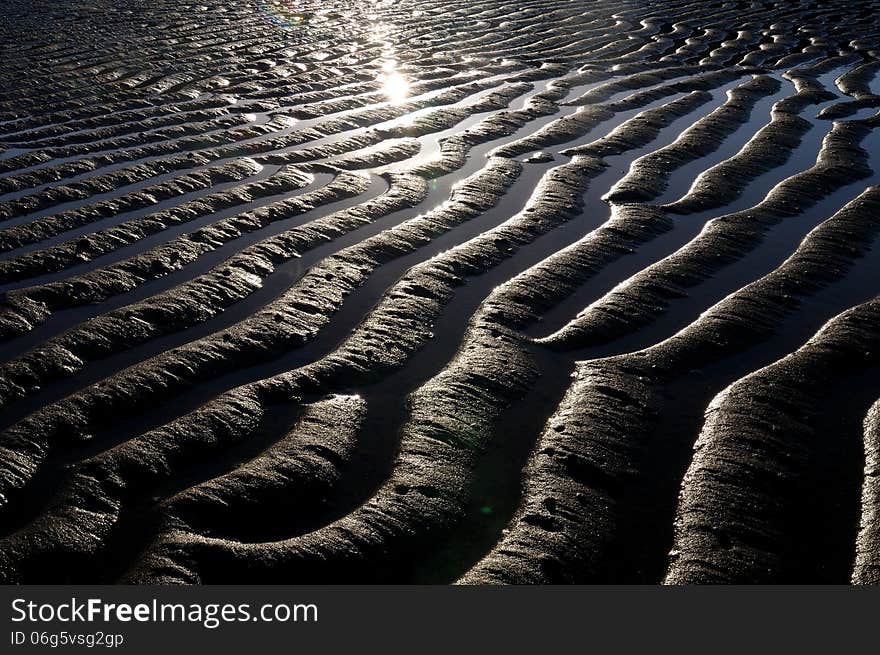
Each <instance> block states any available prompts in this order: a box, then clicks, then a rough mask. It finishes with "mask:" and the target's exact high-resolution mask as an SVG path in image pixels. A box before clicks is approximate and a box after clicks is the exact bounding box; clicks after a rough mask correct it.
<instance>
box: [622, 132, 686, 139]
mask: <svg viewBox="0 0 880 655" xmlns="http://www.w3.org/2000/svg"><path fill="white" fill-rule="evenodd" d="M673 135H674V133H673ZM618 139H619V138H618Z"/></svg>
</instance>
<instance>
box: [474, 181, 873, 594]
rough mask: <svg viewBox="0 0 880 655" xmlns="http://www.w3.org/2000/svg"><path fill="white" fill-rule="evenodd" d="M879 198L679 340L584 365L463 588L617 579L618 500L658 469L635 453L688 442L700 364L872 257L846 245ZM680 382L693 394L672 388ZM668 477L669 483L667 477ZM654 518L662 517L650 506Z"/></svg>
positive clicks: (773, 327)
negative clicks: (516, 499)
mask: <svg viewBox="0 0 880 655" xmlns="http://www.w3.org/2000/svg"><path fill="white" fill-rule="evenodd" d="M877 200H878V194H877V190H876V188H875V189H873V190H872V191H871V192H866V194H864V195H863V196H862V197H861V198H859V199H858V200H856V201H854V202H853V203H851V204H850V205H848V206H847V207H846V208H844V209H843V210H841V212H839V213H838V214H836V215H835V216H833V217H831V218H830V219H829V220H828V221H826V222H825V223H823V224H822V225H821V226H820V227H819V228H817V229H816V230H814V231H813V232H812V233H811V234H810V235H809V236H808V238H807V239H806V240H805V241H804V242H803V243H802V244H801V246H800V247H799V249H798V250H797V251H796V252H795V254H794V255H793V256H792V257H791V258H790V259H789V260H787V261H786V262H785V263H784V264H783V265H782V266H781V267H780V268H779V269H777V270H776V271H774V272H772V273H770V274H769V275H768V276H766V277H765V278H762V279H761V280H759V281H758V282H755V283H753V284H752V285H749V286H747V287H745V288H744V289H743V290H741V291H738V292H736V293H734V294H732V295H731V296H728V297H727V298H725V299H724V300H723V301H722V302H721V303H719V304H717V305H715V306H714V307H712V308H711V309H710V310H708V311H707V312H705V313H704V314H703V315H701V317H700V318H699V319H698V320H697V321H696V322H694V323H693V324H691V325H690V326H688V327H687V328H686V329H685V330H683V331H682V332H679V333H678V334H676V335H674V336H672V337H670V338H669V339H667V340H665V341H663V342H660V343H658V344H657V345H655V346H652V347H651V348H649V349H647V350H644V351H639V352H635V353H629V354H625V355H619V356H616V357H612V358H608V359H596V360H592V361H586V362H581V363H579V365H578V369H577V373H576V377H575V381H574V383H573V385H572V386H571V387H570V388H569V391H568V393H567V395H566V398H565V399H564V400H563V402H562V403H561V405H560V406H559V408H558V409H557V411H556V413H555V414H554V416H553V417H551V418H550V420H549V421H548V423H547V425H546V427H545V430H544V433H543V435H542V436H541V439H540V440H539V442H538V445H537V447H536V449H535V451H534V452H533V454H532V457H531V459H530V462H529V465H528V467H527V469H526V483H525V484H526V486H525V489H524V500H523V503H524V504H523V505H522V506H521V507H520V509H519V510H518V512H517V519H516V521H515V522H514V524H513V525H512V526H511V527H510V530H509V532H508V533H507V534H506V535H505V536H504V537H503V538H502V540H501V541H500V542H499V543H498V544H497V545H496V547H495V550H494V551H493V553H492V554H491V555H490V556H489V557H488V558H487V559H486V560H484V561H483V562H481V563H480V564H479V565H478V566H477V567H476V568H475V569H474V570H473V571H471V572H470V573H469V574H468V576H467V577H465V578H464V581H467V582H473V581H477V580H483V581H489V580H492V581H495V582H500V581H507V582H529V581H531V582H535V581H541V580H543V581H562V580H582V581H603V580H604V581H607V580H609V579H611V580H613V579H619V577H618V576H619V575H620V573H618V572H617V571H618V570H619V569H621V566H620V565H619V564H617V563H616V559H615V557H616V555H615V553H617V552H618V551H617V550H616V547H617V546H619V539H618V540H615V536H616V533H618V532H622V531H623V530H624V527H625V526H624V527H621V525H619V524H620V523H621V522H622V517H627V515H628V513H630V512H632V507H627V506H626V505H625V502H627V501H628V502H630V503H631V502H633V494H631V493H630V494H627V493H626V490H627V488H629V487H633V486H636V485H635V482H634V479H636V478H638V477H639V476H645V475H646V472H645V471H646V470H647V469H650V468H651V467H652V466H654V465H653V464H652V458H651V457H650V456H648V455H647V454H644V453H642V452H640V451H641V450H644V449H645V448H646V445H645V444H646V443H647V442H651V441H657V442H659V443H658V446H657V447H656V448H654V449H653V450H654V451H657V450H658V448H667V449H668V448H669V447H670V446H669V441H670V439H671V438H673V435H677V436H678V438H679V439H681V438H682V437H685V438H686V433H685V434H683V435H682V434H677V433H676V428H677V426H678V425H679V424H678V423H677V421H679V420H680V417H679V414H680V413H681V412H682V411H683V407H682V403H687V402H688V400H689V398H688V394H691V397H693V395H694V394H695V390H693V389H692V388H691V387H694V386H695V385H702V386H705V385H706V383H707V381H708V380H710V379H712V378H709V377H707V376H704V375H702V374H696V372H695V370H694V369H695V367H699V368H701V369H706V368H707V367H708V365H709V364H711V363H712V362H713V361H714V359H715V358H717V359H718V360H722V359H725V358H726V359H737V358H739V357H742V352H743V351H746V350H748V348H750V347H751V346H752V345H753V344H755V343H759V342H760V341H762V340H764V339H767V338H769V337H771V336H772V335H773V334H774V332H777V333H780V332H779V331H778V327H781V325H780V323H781V318H782V317H783V316H784V315H785V314H787V313H790V312H793V311H796V310H797V305H798V302H799V301H798V296H799V295H801V296H809V295H811V294H813V293H816V291H817V289H818V286H820V285H824V284H828V283H830V282H832V281H834V280H835V279H839V278H841V277H843V275H844V274H845V272H846V268H847V267H848V266H849V265H851V262H852V260H853V259H854V258H855V257H858V256H859V255H861V254H864V252H865V251H866V249H867V248H865V249H862V250H859V249H856V248H852V247H850V246H849V239H850V238H851V237H853V236H862V235H864V236H865V237H867V239H862V240H861V241H860V242H865V241H866V240H867V242H868V243H869V244H870V243H871V242H872V241H873V238H876V233H877V232H878V229H880V228H878V224H877V221H876V213H875V212H876V206H877ZM832 252H833V253H835V257H837V258H838V260H837V261H839V264H837V266H828V265H827V260H826V259H825V257H826V256H827V255H830V253H832ZM817 255H819V256H817ZM782 298H784V299H785V300H784V302H780V299H782ZM768 308H772V311H768ZM758 316H761V317H762V318H761V320H758V318H757V317H758ZM676 379H680V380H681V384H680V385H679V386H681V385H689V387H688V390H686V391H685V390H679V389H676V388H675V383H676ZM697 393H700V392H697ZM704 393H705V391H703V392H702V393H700V395H703V394H704ZM697 407H698V406H697ZM697 411H699V410H697ZM663 421H667V424H666V425H664V423H663ZM667 431H669V432H668V433H667ZM667 434H668V435H669V436H667ZM652 454H654V455H655V454H656V453H655V452H652ZM667 460H668V456H667V457H666V458H664V459H663V464H664V465H667V464H669V462H668V461H667ZM664 472H665V475H667V476H668V475H669V470H668V469H666V470H665V471H664ZM548 499H551V500H550V501H548ZM652 511H657V509H656V501H655V502H654V503H652ZM639 518H640V519H644V518H645V517H644V516H643V515H642V514H640V515H639ZM641 525H642V526H643V528H647V527H648V526H651V525H652V524H651V522H649V521H646V522H644V523H642V524H641ZM632 532H633V531H630V532H628V533H626V536H627V537H628V538H630V539H639V538H641V539H645V540H647V538H648V537H647V534H646V531H645V530H642V531H641V536H639V533H638V532H637V531H636V533H635V534H633V533H632ZM632 550H633V548H632V546H631V547H630V551H632ZM635 550H638V547H636V549H635ZM663 554H664V553H663V552H659V553H656V552H655V553H654V557H655V559H656V557H657V556H658V555H659V556H660V557H661V558H662V556H663ZM628 555H630V554H629V553H628ZM630 556H631V555H630ZM632 563H633V562H632V560H630V564H632ZM626 573H627V574H628V576H630V577H629V578H627V577H624V578H623V579H624V580H626V579H630V580H633V579H635V580H639V579H641V577H640V576H639V575H638V574H637V575H636V576H633V574H632V572H630V571H628V570H627V572H626ZM649 579H650V578H649Z"/></svg>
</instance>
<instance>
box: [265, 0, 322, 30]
mask: <svg viewBox="0 0 880 655" xmlns="http://www.w3.org/2000/svg"><path fill="white" fill-rule="evenodd" d="M259 7H260V13H262V14H263V16H264V17H265V18H266V20H268V21H269V22H270V23H272V24H273V25H275V26H276V27H283V28H285V29H293V28H296V27H300V26H301V25H304V24H305V23H307V22H308V21H309V19H310V18H311V17H312V14H310V13H304V12H301V11H297V10H296V8H295V7H294V2H293V0H263V1H262V2H260V5H259Z"/></svg>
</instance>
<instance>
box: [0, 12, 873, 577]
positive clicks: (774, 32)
mask: <svg viewBox="0 0 880 655" xmlns="http://www.w3.org/2000/svg"><path fill="white" fill-rule="evenodd" d="M295 9H296V11H293V10H292V9H290V7H289V6H288V3H284V2H276V3H272V2H265V1H263V0H250V1H249V2H240V3H226V2H220V1H219V0H206V1H205V2H202V3H200V4H199V5H192V4H187V3H183V2H180V1H178V0H158V1H156V2H151V3H143V2H139V1H137V0H129V1H126V2H121V3H116V4H115V5H114V7H113V9H112V10H111V9H109V8H107V7H104V6H103V5H100V6H95V5H93V4H92V3H89V2H85V1H84V0H83V1H73V2H68V3H50V2H43V1H42V0H40V1H37V2H24V1H23V0H11V1H10V2H7V3H4V5H3V7H2V8H0V37H2V38H0V41H2V43H3V44H4V46H3V48H4V49H5V50H6V51H8V53H9V54H10V55H12V54H14V56H5V57H0V80H2V82H3V84H2V85H0V580H2V581H3V582H6V583H16V582H20V583H40V582H42V583H61V582H79V583H89V582H104V583H110V582H128V583H195V584H198V583H244V582H250V583H280V582H287V583H305V582H309V583H341V582H349V583H350V582H355V583H361V582H364V583H366V582H378V583H456V582H457V583H460V584H517V583H648V584H660V583H668V584H700V583H717V582H731V583H736V582H739V583H753V582H754V583H771V584H772V583H847V582H852V583H855V584H875V583H877V581H878V579H880V573H878V571H880V564H878V562H880V538H878V536H877V535H878V534H880V518H878V516H880V513H878V509H877V508H878V506H880V490H878V485H877V483H876V478H877V450H878V446H877V440H878V439H877V434H878V418H877V417H878V410H877V406H878V405H877V403H878V402H880V401H878V398H880V375H878V373H880V305H878V303H880V300H878V293H880V256H878V237H880V187H878V181H880V178H878V174H880V173H878V171H880V159H878V157H880V114H878V113H877V112H878V108H880V83H878V79H880V25H878V23H877V20H876V12H877V11H878V10H880V5H876V3H871V2H869V3H867V4H865V3H863V4H862V5H859V7H858V8H856V9H854V8H853V7H852V6H851V4H850V3H843V2H836V1H832V2H821V3H820V2H792V3H771V2H749V1H745V2H728V1H723V0H722V1H720V2H715V3H697V2H667V3H646V2H637V1H625V0H624V1H619V0H612V1H603V2H595V3H592V2H591V3H579V2H572V3H556V2H549V1H548V0H532V1H528V2H525V3H519V4H518V5H517V6H516V7H511V6H509V5H507V4H505V3H501V2H497V1H496V0H467V1H466V2H463V3H452V4H450V3H445V2H436V1H430V0H426V1H421V0H411V1H407V0H405V1H404V2H394V3H391V2H384V1H382V2H375V3H369V4H364V3H354V2H349V1H347V0H344V1H343V0H340V1H339V2H336V3H332V4H329V5H328V4H327V3H310V2H304V3H297V6H296V8H295ZM4 54H7V53H4Z"/></svg>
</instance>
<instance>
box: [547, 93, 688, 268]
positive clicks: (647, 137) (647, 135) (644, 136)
mask: <svg viewBox="0 0 880 655" xmlns="http://www.w3.org/2000/svg"><path fill="white" fill-rule="evenodd" d="M695 99H696V100H698V101H700V102H703V100H702V98H699V97H697V98H695ZM691 102H693V101H691ZM681 106H682V109H684V108H685V107H687V105H686V104H685V105H681ZM675 107H676V103H673V105H672V109H666V108H663V107H661V108H659V109H658V110H657V111H661V110H662V111H664V112H666V113H669V112H670V111H671V112H672V113H671V114H670V118H674V117H675V115H676V110H675ZM677 111H678V112H680V111H681V110H677ZM635 124H636V125H639V124H640V123H639V121H636V123H635ZM669 132H670V138H673V137H674V135H675V134H676V133H677V131H676V130H672V129H670V130H669ZM614 134H615V135H616V134H617V132H614ZM635 134H636V135H639V131H638V130H636V132H635ZM651 134H652V131H651V130H650V129H649V130H648V131H647V132H645V130H644V127H642V133H641V134H640V135H639V136H637V141H638V139H642V140H644V141H650V139H651V138H652V137H651V136H650V135H651ZM613 138H614V140H615V142H617V143H619V144H620V145H618V147H623V148H624V149H625V147H624V146H623V143H622V142H621V138H620V137H619V136H615V137H613ZM551 247H552V244H551ZM551 252H552V250H551Z"/></svg>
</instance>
